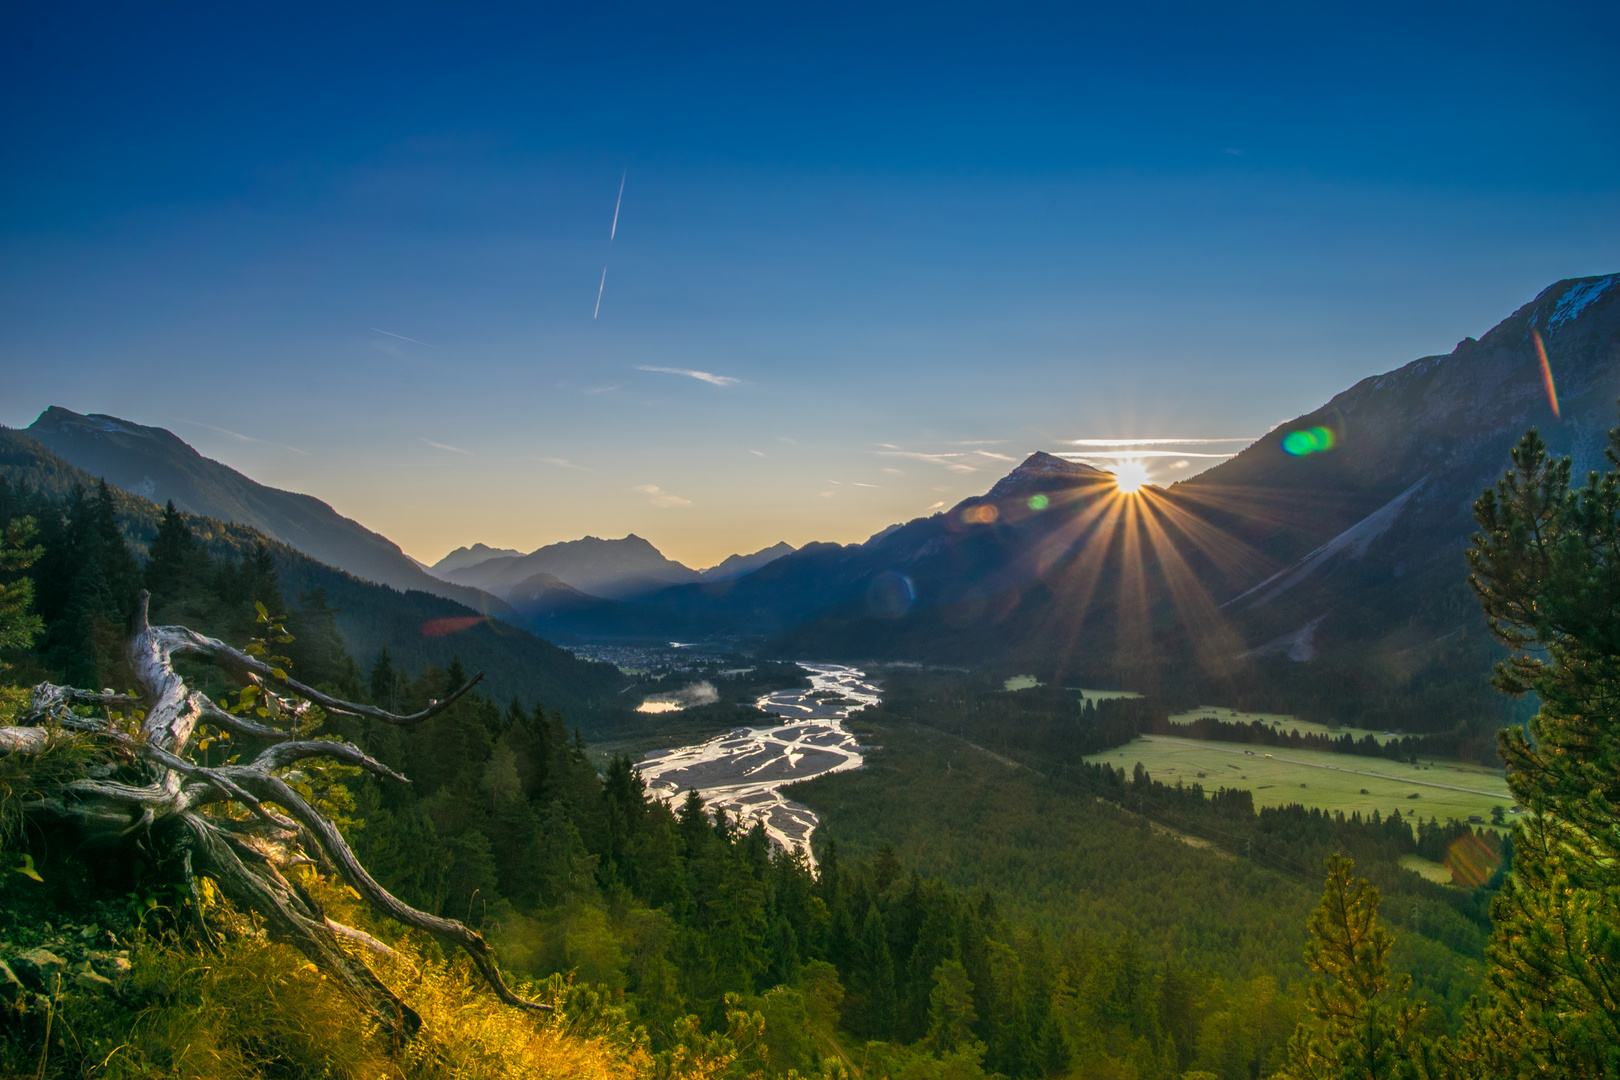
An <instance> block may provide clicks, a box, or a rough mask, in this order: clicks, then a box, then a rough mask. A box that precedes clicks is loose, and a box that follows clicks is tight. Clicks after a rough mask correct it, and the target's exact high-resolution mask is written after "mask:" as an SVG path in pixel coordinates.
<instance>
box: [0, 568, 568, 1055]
mask: <svg viewBox="0 0 1620 1080" xmlns="http://www.w3.org/2000/svg"><path fill="white" fill-rule="evenodd" d="M147 605H148V596H147V594H146V593H145V592H144V591H143V592H142V593H141V595H140V602H139V605H138V610H137V613H136V625H135V635H134V638H133V639H132V640H131V642H130V659H131V661H132V665H133V668H134V672H135V677H136V679H137V681H138V682H139V684H140V688H141V693H140V695H139V696H138V697H129V696H126V695H122V694H113V693H95V692H93V691H87V690H78V689H74V688H72V687H62V686H53V685H51V684H49V683H42V684H40V685H39V686H36V687H35V688H34V690H33V695H32V698H31V701H30V705H29V708H28V710H27V712H26V713H25V714H24V715H23V716H22V717H21V719H22V720H23V724H22V725H21V726H17V727H0V752H12V753H24V754H37V753H41V752H43V751H44V750H46V749H48V748H49V747H50V746H51V745H52V744H53V743H54V742H55V741H57V740H60V739H62V738H66V737H70V736H71V735H72V734H74V733H76V732H77V733H89V734H91V735H92V736H93V737H95V738H97V739H99V740H103V741H104V742H105V743H107V744H108V745H109V746H110V747H111V748H112V749H113V750H114V751H115V752H116V753H117V754H118V755H119V756H120V757H121V758H122V760H123V765H122V766H121V769H120V770H118V771H121V772H122V773H123V774H124V775H125V776H126V777H127V776H130V774H134V775H135V776H137V777H138V778H139V779H141V780H144V781H145V782H144V783H139V784H137V783H133V782H121V781H117V780H114V779H111V772H112V770H99V771H101V772H106V773H108V775H106V776H94V775H92V776H88V777H83V778H80V779H76V780H71V781H68V782H64V783H62V784H60V785H58V786H57V787H55V788H54V789H47V790H44V791H41V792H40V793H39V794H40V796H41V797H40V798H39V799H37V800H34V801H33V802H31V803H30V804H29V806H28V808H27V812H28V813H29V814H30V815H32V816H36V817H50V818H55V819H58V820H65V821H69V822H72V823H73V824H75V825H77V826H78V827H79V828H80V829H81V830H82V831H83V832H84V833H85V834H86V835H87V836H88V837H90V838H96V837H100V838H103V839H108V840H123V839H127V838H131V837H135V836H139V837H140V838H141V839H144V840H146V841H147V842H148V843H149V844H150V845H152V846H154V847H155V848H157V850H159V851H161V852H164V853H165V854H166V855H168V856H171V857H174V858H177V859H178V861H179V865H180V866H181V868H182V870H183V873H184V874H185V877H186V883H187V885H188V887H189V888H190V891H191V895H192V900H193V907H194V912H195V916H196V918H197V922H198V927H199V930H200V931H201V932H202V934H203V936H204V937H205V939H206V940H207V941H208V943H209V945H210V947H213V945H214V941H213V937H212V935H211V933H210V931H209V930H208V928H207V926H206V924H205V923H204V922H203V910H202V903H201V898H200V894H199V892H198V889H197V885H196V876H197V875H205V876H206V877H208V878H209V879H211V880H212V881H213V882H214V883H215V885H216V886H217V887H218V888H219V890H220V892H222V893H223V894H224V895H225V896H226V897H227V898H228V899H230V900H231V901H232V902H233V903H234V904H235V905H237V907H239V908H241V909H243V910H246V911H252V912H255V913H257V915H258V916H259V917H260V919H261V920H262V921H263V924H264V926H265V927H266V928H267V930H268V931H269V932H270V933H271V934H272V935H273V936H275V937H277V938H279V939H281V940H284V941H287V942H290V943H291V944H293V945H294V946H296V947H297V948H298V949H299V950H300V951H301V952H302V953H303V954H304V955H305V956H307V957H308V958H309V959H310V960H311V961H312V962H313V963H314V964H315V965H316V966H317V967H318V968H320V970H322V971H323V972H325V973H326V974H327V976H328V977H329V978H331V979H333V980H334V981H335V982H337V983H338V985H340V986H343V987H344V988H345V989H347V990H348V991H349V992H350V993H352V994H354V995H355V996H356V997H357V998H359V999H360V1000H361V1001H362V1002H363V1003H365V1005H366V1006H367V1007H369V1008H370V1009H371V1010H372V1011H373V1012H375V1013H376V1014H377V1015H378V1016H379V1017H380V1018H382V1020H383V1021H384V1022H385V1023H386V1024H388V1025H389V1026H390V1027H391V1028H393V1029H394V1030H395V1031H396V1032H397V1033H400V1034H402V1035H407V1036H408V1035H409V1034H410V1033H412V1032H414V1031H415V1030H416V1028H417V1027H418V1026H419V1025H420V1019H419V1018H418V1017H417V1015H416V1013H415V1012H413V1011H412V1010H411V1008H410V1006H409V1005H407V1004H406V1003H405V1002H404V1001H402V1000H401V999H400V998H399V996H398V995H396V994H395V993H394V992H393V991H392V990H390V989H389V988H388V987H387V986H386V985H385V984H384V983H383V982H382V981H381V980H380V979H379V978H378V977H377V976H376V975H375V974H374V973H373V972H372V970H371V969H370V968H369V967H367V966H366V965H365V964H364V963H362V962H361V961H359V960H358V959H356V958H355V957H353V956H352V955H350V954H349V953H347V952H345V951H344V950H343V949H342V948H341V947H340V946H339V944H338V939H339V938H340V937H341V938H346V939H348V940H350V941H352V942H356V943H358V944H360V945H362V946H364V947H365V948H368V949H370V950H372V951H374V952H382V953H391V952H392V950H390V949H389V948H388V946H387V945H385V944H383V943H382V942H380V941H378V940H376V939H375V938H373V937H372V936H371V935H369V934H366V933H364V932H363V931H360V930H356V929H354V928H352V927H348V926H344V925H342V924H341V923H337V922H334V921H333V920H331V919H330V918H328V917H327V916H326V913H325V912H324V911H322V909H321V906H320V904H319V903H318V902H317V901H316V900H315V899H314V897H312V896H311V895H310V894H309V893H308V891H307V890H305V889H303V888H302V887H301V886H299V885H298V883H297V881H296V875H294V877H292V878H289V877H288V876H286V875H284V874H283V873H282V871H283V870H284V869H287V868H289V867H291V866H294V865H298V864H309V863H314V864H316V865H317V866H319V867H321V868H322V869H323V870H326V871H328V872H331V873H335V874H336V875H337V876H339V877H340V878H341V879H342V880H343V881H345V882H347V883H348V884H349V885H350V886H351V887H352V888H353V889H354V890H355V891H356V892H358V893H359V895H360V896H361V897H362V898H363V899H364V900H366V901H367V902H369V903H370V905H371V906H372V908H373V910H375V911H377V912H378V913H380V914H382V915H386V916H387V917H388V918H391V919H395V920H397V921H398V922H401V923H403V924H405V925H406V926H409V927H412V928H414V929H417V930H423V931H426V932H427V933H430V934H433V935H434V936H436V937H438V938H439V939H441V940H442V941H444V942H446V943H448V944H453V945H456V946H458V947H460V948H461V949H463V950H465V952H466V953H467V955H468V956H469V957H471V959H472V961H473V963H474V964H475V965H476V966H477V967H478V969H479V971H480V972H481V973H482V974H483V977H484V978H485V980H486V981H487V982H488V983H489V985H490V987H491V988H492V989H493V990H494V991H495V993H496V994H497V995H498V996H499V997H500V998H501V1000H502V1001H504V1002H506V1003H507V1004H509V1005H513V1006H517V1007H520V1008H525V1009H536V1010H543V1009H547V1008H549V1006H546V1005H542V1004H540V1003H538V1002H533V1001H528V1000H526V999H524V998H521V997H519V996H518V995H516V994H514V993H513V992H512V991H511V990H510V989H509V988H508V987H507V985H506V983H505V981H504V980H503V979H502V978H501V974H500V971H499V970H498V969H497V967H496V965H495V959H494V955H493V954H492V953H491V951H490V948H489V946H488V945H487V944H486V943H485V942H484V939H483V938H482V937H481V936H480V935H478V934H477V933H475V932H474V931H472V930H470V929H468V928H467V927H466V926H465V925H463V924H462V923H460V922H457V921H456V920H454V919H441V918H439V917H437V916H434V915H429V914H427V913H426V912H423V911H418V910H416V909H415V908H413V907H411V906H410V905H409V904H406V903H404V902H402V901H401V900H399V899H398V898H396V897H395V896H393V895H392V894H391V893H389V891H388V890H387V889H384V888H383V887H382V886H381V885H379V884H377V882H376V881H374V880H372V877H371V875H370V874H368V873H367V872H366V869H365V867H363V866H362V865H360V861H359V859H357V858H356V857H355V855H354V852H353V851H352V850H350V848H349V845H348V844H347V843H346V842H345V841H344V839H343V837H342V836H341V835H340V834H339V832H338V830H337V829H336V827H334V826H333V824H332V823H331V821H329V820H328V819H327V818H326V817H325V816H324V815H323V814H321V813H320V812H319V811H318V810H316V809H315V808H314V807H313V806H311V805H310V804H309V802H308V801H306V800H305V799H304V798H303V797H302V796H300V795H299V794H298V793H297V792H296V791H294V790H293V788H292V787H290V786H289V785H288V784H287V782H286V781H285V780H283V779H282V778H281V776H280V775H279V772H280V770H284V769H286V768H287V767H289V766H291V765H293V764H294V763H296V762H298V761H301V760H304V759H307V758H317V757H319V758H327V759H332V760H336V761H341V762H343V763H345V764H348V765H354V766H358V767H360V768H362V769H364V770H366V771H368V772H371V773H374V774H376V775H378V776H382V777H386V778H387V779H389V780H393V781H397V782H399V783H409V782H410V781H408V780H406V779H405V778H404V777H403V776H400V775H399V774H398V773H396V772H394V771H393V770H392V769H389V768H388V767H387V766H386V765H383V764H382V763H381V762H379V761H376V760H374V759H372V758H371V757H369V756H367V755H366V753H365V752H364V751H362V750H361V749H360V748H359V747H357V746H354V745H352V744H350V743H346V742H327V741H324V740H323V741H308V740H301V739H299V738H297V736H296V735H295V734H294V733H292V732H289V731H285V730H282V729H280V728H278V727H274V726H271V725H269V724H263V723H260V722H258V721H257V720H254V719H251V718H249V717H246V716H242V715H238V714H235V713H231V712H228V711H226V710H225V709H223V708H221V707H220V706H218V705H217V704H215V703H214V702H213V701H210V700H209V699H208V697H207V696H206V695H204V694H202V693H199V692H198V691H196V690H193V689H191V688H190V687H188V686H187V685H186V682H185V680H184V679H183V678H182V677H181V676H180V675H179V674H178V673H177V672H176V671H175V669H174V665H173V657H174V656H175V655H176V654H179V653H192V654H195V655H199V656H202V657H205V658H207V659H209V660H211V661H213V662H214V663H216V664H218V665H219V666H221V667H223V668H226V669H228V670H231V671H234V672H236V673H237V674H239V675H241V676H243V677H245V678H249V679H251V680H253V681H255V682H257V683H258V684H259V686H260V687H261V688H262V690H263V692H264V693H265V694H266V695H267V696H269V695H274V696H275V700H276V704H277V706H278V710H279V711H280V712H281V714H282V715H285V716H289V717H294V718H296V716H297V715H298V712H299V710H300V709H303V708H307V706H305V705H303V704H302V703H303V702H313V703H314V704H317V705H319V706H320V707H321V708H323V709H325V710H326V711H327V712H331V713H346V714H349V715H352V716H362V717H366V718H368V719H371V720H374V721H378V722H381V723H386V724H396V725H401V726H409V725H412V724H418V723H421V722H422V721H424V720H427V719H429V718H430V717H432V716H435V715H437V714H438V713H440V712H442V711H443V710H444V709H446V708H447V707H449V706H450V705H451V704H452V703H453V702H454V701H455V700H456V699H457V698H459V697H460V696H461V695H462V694H465V693H466V692H467V691H468V690H470V689H471V688H472V687H473V685H474V684H476V683H477V682H478V678H477V677H475V678H474V679H472V680H471V681H470V682H468V683H467V685H465V686H463V687H461V688H460V689H459V690H457V691H456V692H455V693H454V694H452V695H451V696H450V697H449V698H446V699H445V700H444V701H440V702H437V703H435V704H434V705H433V706H432V707H431V708H428V709H426V710H424V711H422V712H419V713H416V714H414V715H411V716H398V715H395V714H393V713H390V712H386V711H384V710H382V709H378V708H374V707H372V706H370V705H359V704H355V703H352V702H346V701H339V700H337V699H335V698H331V697H328V696H327V695H325V694H322V693H320V692H319V691H317V690H315V689H313V688H311V687H308V686H304V685H303V684H301V683H299V682H296V681H295V680H293V679H290V678H287V677H286V675H285V673H283V672H279V670H278V669H275V668H272V667H271V666H270V665H269V664H266V663H264V662H263V661H261V660H259V659H257V658H255V657H253V656H249V655H248V654H246V653H244V652H241V651H239V650H237V649H233V648H231V647H230V646H228V645H226V644H225V643H223V642H221V641H217V640H215V639H213V638H209V637H204V636H203V635H201V634H197V633H194V632H192V631H191V630H188V629H186V628H185V627H181V626H152V625H150V624H149V623H148V619H147ZM277 688H280V689H279V692H278V689H277ZM76 704H77V705H83V704H90V705H100V706H106V707H107V709H109V710H110V709H130V708H134V709H145V710H146V715H145V718H144V720H142V721H141V723H140V728H139V731H138V732H137V733H131V732H130V731H128V730H125V729H124V728H123V727H121V726H120V725H118V724H116V723H114V722H113V721H112V720H111V719H97V718H93V717H92V718H85V717H81V716H78V715H77V714H75V713H73V712H72V711H71V708H70V706H72V705H76ZM204 723H206V724H211V725H213V726H215V727H218V728H222V729H225V730H228V731H231V732H234V733H236V734H238V735H245V736H250V737H252V738H254V739H259V740H268V741H269V743H270V745H269V746H268V747H267V748H266V749H264V750H263V751H262V752H260V753H259V754H258V756H256V757H255V758H254V759H253V760H252V761H251V762H248V763H245V764H243V763H238V764H234V765H217V766H211V767H210V766H204V765H200V764H198V763H197V762H195V761H193V760H191V759H190V758H188V757H187V748H188V744H189V743H190V742H191V739H192V735H193V733H194V732H195V731H196V729H197V727H198V726H199V725H200V724H204ZM227 806H236V807H240V808H241V809H242V810H245V811H246V812H247V815H248V816H246V817H242V816H232V815H230V814H229V813H227V812H226V807H227Z"/></svg>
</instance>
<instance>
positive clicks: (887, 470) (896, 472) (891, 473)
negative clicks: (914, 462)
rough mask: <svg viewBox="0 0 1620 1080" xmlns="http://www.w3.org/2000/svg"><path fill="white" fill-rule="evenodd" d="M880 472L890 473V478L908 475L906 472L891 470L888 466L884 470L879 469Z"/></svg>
mask: <svg viewBox="0 0 1620 1080" xmlns="http://www.w3.org/2000/svg"><path fill="white" fill-rule="evenodd" d="M878 472H884V473H888V474H889V475H890V476H904V475H906V470H904V469H895V468H891V467H890V466H888V465H885V466H883V468H881V469H879V470H878Z"/></svg>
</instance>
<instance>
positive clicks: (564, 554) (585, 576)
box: [444, 533, 702, 600]
mask: <svg viewBox="0 0 1620 1080" xmlns="http://www.w3.org/2000/svg"><path fill="white" fill-rule="evenodd" d="M536 574H551V575H553V576H555V577H556V578H557V579H558V580H559V581H563V582H566V583H567V584H569V585H572V586H573V587H574V588H576V589H578V590H580V591H581V592H586V593H589V594H590V595H592V596H596V597H602V598H604V599H610V600H617V599H621V598H623V597H629V596H641V595H645V594H647V593H651V592H656V591H658V590H659V589H662V588H665V587H667V586H669V585H675V584H682V583H685V582H689V581H701V580H702V575H701V574H699V573H698V572H697V571H696V570H693V569H691V568H690V567H687V566H683V565H681V564H680V563H678V562H676V561H674V560H673V559H666V558H664V556H663V554H662V553H661V552H660V551H659V550H658V549H657V548H655V547H653V546H652V545H651V544H649V543H648V542H647V541H645V540H643V539H642V538H641V537H639V536H637V535H635V534H634V533H631V534H630V535H629V536H626V537H624V538H623V539H622V540H601V539H598V538H597V537H594V536H587V537H584V538H583V539H580V540H567V541H564V542H562V543H558V544H547V545H546V546H545V547H543V548H540V549H538V550H536V551H531V552H530V553H529V554H527V555H518V556H511V555H508V556H502V557H499V558H493V559H486V560H485V561H483V562H481V563H478V564H477V565H475V566H468V567H464V568H462V569H460V570H450V571H447V572H446V573H445V575H444V576H445V578H446V579H447V580H449V581H454V582H457V583H459V584H462V585H471V586H473V587H475V588H479V589H483V590H484V591H485V592H490V593H494V594H495V595H496V596H501V597H504V596H506V595H507V594H508V593H509V592H511V591H512V590H513V589H514V588H516V587H517V586H518V585H519V584H521V583H522V582H524V581H527V580H528V579H529V578H532V577H533V576H534V575H536Z"/></svg>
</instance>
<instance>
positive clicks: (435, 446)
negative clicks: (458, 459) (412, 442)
mask: <svg viewBox="0 0 1620 1080" xmlns="http://www.w3.org/2000/svg"><path fill="white" fill-rule="evenodd" d="M417 438H419V439H422V441H423V442H425V443H427V444H428V445H429V446H431V447H433V449H435V450H448V451H450V452H451V453H452V454H466V455H467V456H468V457H472V456H473V452H472V451H471V450H463V449H462V448H461V447H459V446H450V445H448V444H447V443H442V442H434V441H433V440H432V439H427V438H423V437H422V436H420V435H418V436H417Z"/></svg>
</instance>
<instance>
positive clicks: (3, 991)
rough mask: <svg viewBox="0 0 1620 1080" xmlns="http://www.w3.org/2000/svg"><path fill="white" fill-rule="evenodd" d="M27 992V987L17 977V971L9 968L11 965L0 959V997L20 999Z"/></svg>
mask: <svg viewBox="0 0 1620 1080" xmlns="http://www.w3.org/2000/svg"><path fill="white" fill-rule="evenodd" d="M27 993H28V988H27V987H26V986H24V985H23V984H22V980H21V979H19V978H17V973H16V972H15V971H12V970H11V965H10V964H8V963H6V962H5V961H4V960H0V997H4V998H5V999H6V1000H7V1001H20V1000H22V998H23V997H25V996H26V995H27Z"/></svg>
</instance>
